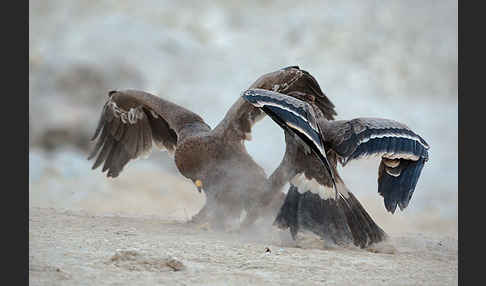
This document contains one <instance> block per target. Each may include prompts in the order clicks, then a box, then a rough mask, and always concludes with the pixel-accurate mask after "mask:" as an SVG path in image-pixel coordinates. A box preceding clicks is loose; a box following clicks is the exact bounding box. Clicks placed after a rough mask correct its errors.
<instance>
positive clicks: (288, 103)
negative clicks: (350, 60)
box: [242, 88, 337, 196]
mask: <svg viewBox="0 0 486 286" xmlns="http://www.w3.org/2000/svg"><path fill="white" fill-rule="evenodd" d="M242 97H243V98H244V99H245V100H247V101H248V102H249V103H251V104H252V105H253V106H254V107H257V108H259V109H261V110H262V111H263V112H265V113H266V114H267V115H268V116H270V117H271V118H272V119H273V120H274V121H275V122H276V123H277V124H278V125H279V126H280V127H281V128H282V129H284V130H285V132H286V138H287V136H289V135H291V137H292V139H290V138H287V139H286V144H287V151H286V156H291V155H290V154H288V153H292V152H288V151H289V148H292V146H293V145H295V144H296V145H299V146H301V148H304V149H305V150H306V151H305V152H307V153H310V152H313V153H314V154H315V155H316V156H317V158H319V160H320V161H321V162H322V164H323V165H324V167H325V168H326V170H327V172H328V173H327V174H326V175H328V178H329V179H330V180H331V183H332V185H335V181H334V175H333V171H332V170H331V165H330V163H329V161H328V160H327V155H326V150H325V149H324V144H323V140H322V139H321V132H320V130H319V126H318V125H317V122H316V114H315V112H314V109H313V108H312V106H311V105H310V104H308V103H307V102H305V101H302V100H299V99H297V98H293V97H290V96H286V95H284V94H281V93H278V92H274V91H269V90H264V89H255V88H254V89H248V90H246V91H244V92H243V94H242ZM294 141H298V142H299V143H294ZM284 160H285V158H284ZM335 196H337V193H335Z"/></svg>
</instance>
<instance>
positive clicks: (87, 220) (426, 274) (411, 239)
mask: <svg viewBox="0 0 486 286" xmlns="http://www.w3.org/2000/svg"><path fill="white" fill-rule="evenodd" d="M284 237H285V236H284V235H282V234H281V233H280V232H279V231H277V230H276V229H273V228H269V229H268V231H267V232H266V233H263V234H261V233H260V234H255V235H248V234H244V233H238V232H216V231H213V230H211V229H208V228H206V227H200V226H197V225H194V224H189V223H184V222H176V221H168V220H162V219H160V218H153V217H122V216H113V215H112V216H94V215H90V214H87V213H85V212H79V211H66V210H64V211H62V210H56V209H53V208H38V207H31V208H30V210H29V282H30V283H29V284H30V285H297V284H298V285H358V284H359V285H456V284H457V283H458V282H457V277H458V275H457V239H456V238H454V237H451V236H444V235H423V234H420V233H409V234H400V235H391V239H390V241H389V242H387V243H385V244H384V245H383V246H379V247H377V251H373V250H370V249H367V250H363V249H357V248H323V247H319V245H322V244H321V243H320V242H319V241H317V240H316V239H315V240H314V241H313V242H312V243H309V241H307V242H305V241H301V243H300V245H299V243H295V244H294V245H292V243H291V242H289V241H288V240H286V239H285V238H284ZM311 239H313V238H311ZM266 248H268V249H269V250H270V252H268V251H266ZM375 250H376V249H375Z"/></svg>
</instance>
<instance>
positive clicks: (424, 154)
mask: <svg viewBox="0 0 486 286" xmlns="http://www.w3.org/2000/svg"><path fill="white" fill-rule="evenodd" d="M319 126H320V128H321V130H322V132H323V135H324V138H325V141H326V142H325V144H326V146H329V148H331V149H332V150H334V151H335V152H336V153H337V154H338V156H339V158H340V161H341V163H342V165H343V166H344V165H346V163H347V162H349V161H350V160H354V159H358V158H362V157H366V156H370V155H375V156H381V162H380V166H379V170H378V192H379V193H380V195H382V196H383V197H384V201H385V207H386V209H387V210H388V211H389V212H391V213H394V212H395V209H396V207H397V205H398V206H399V207H400V209H401V210H403V209H405V208H406V207H407V206H408V203H409V202H410V199H411V198H412V194H413V192H414V190H415V186H416V185H417V181H418V179H419V177H420V173H421V172H422V168H423V167H424V164H425V162H427V160H428V158H429V154H428V149H429V145H428V144H427V142H425V140H424V139H423V138H422V137H420V136H419V135H418V134H416V133H415V132H413V131H412V130H411V129H410V128H408V127H407V126H406V125H405V124H402V123H400V122H397V121H394V120H389V119H381V118H356V119H353V120H349V121H344V120H339V121H325V120H321V121H319Z"/></svg>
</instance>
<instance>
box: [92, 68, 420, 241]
mask: <svg viewBox="0 0 486 286" xmlns="http://www.w3.org/2000/svg"><path fill="white" fill-rule="evenodd" d="M265 114H267V115H269V116H270V117H271V118H272V119H273V120H274V121H275V122H276V123H277V124H278V125H279V126H280V127H282V128H283V129H284V132H285V142H286V152H285V155H284V158H283V160H282V162H281V164H280V165H279V167H278V168H277V169H276V170H275V171H274V172H273V174H272V175H271V176H270V177H267V175H266V174H265V172H264V170H263V169H262V168H261V167H260V166H259V165H258V164H257V163H256V162H255V161H254V160H253V159H252V158H251V156H250V155H249V154H248V152H247V151H246V148H245V145H244V140H250V139H251V128H252V126H253V125H254V124H255V123H256V122H257V121H258V120H260V119H261V118H262V117H263V116H264V115H265ZM334 115H336V112H335V111H334V105H333V104H332V103H331V101H330V100H329V99H328V98H327V97H326V96H325V95H324V93H323V92H322V91H321V89H320V87H319V84H318V83H317V81H316V80H315V79H314V77H312V76H311V75H310V74H309V73H308V72H306V71H303V70H301V69H299V68H298V67H288V68H284V69H281V70H278V71H276V72H272V73H269V74H266V75H263V76H262V77H260V78H259V79H257V81H256V82H255V83H253V84H252V85H251V86H250V89H248V90H247V91H245V92H244V93H243V94H242V96H241V97H240V98H238V100H237V101H236V102H235V103H234V104H233V106H232V107H231V108H230V109H229V110H228V112H227V113H226V115H225V117H224V118H223V120H222V121H221V122H220V123H219V124H218V125H217V126H216V127H215V128H214V129H211V127H210V126H209V125H208V124H206V123H205V122H204V120H203V119H202V118H201V117H200V116H198V115H197V114H195V113H193V112H191V111H189V110H187V109H185V108H183V107H181V106H179V105H176V104H174V103H171V102H168V101H166V100H164V99H162V98H160V97H157V96H154V95H151V94H149V93H146V92H143V91H137V90H124V91H111V92H109V95H108V100H107V101H106V103H105V105H104V107H103V110H102V113H101V117H100V120H99V123H98V126H97V128H96V131H95V134H94V136H93V138H92V140H97V142H96V144H95V146H94V149H93V151H92V153H91V154H90V156H89V159H92V158H95V157H96V160H95V162H94V165H93V169H95V168H97V167H99V166H101V165H103V166H102V171H103V172H105V171H107V176H108V177H117V176H118V175H119V174H120V172H121V171H122V169H123V167H124V166H125V165H126V164H127V163H128V162H129V161H130V160H132V159H135V158H137V157H139V156H142V155H146V154H148V153H149V152H150V150H151V148H152V142H153V143H155V145H156V146H157V147H158V148H160V149H165V150H167V151H168V152H170V153H172V154H174V159H175V164H176V166H177V168H178V170H179V171H180V173H181V174H182V175H183V176H184V177H186V178H189V179H191V180H192V181H193V182H194V184H195V185H196V187H197V188H198V189H199V190H201V189H204V191H205V193H206V196H207V200H206V204H205V206H204V207H203V208H202V209H201V211H200V212H199V213H198V214H197V215H196V216H195V217H194V219H195V220H196V221H210V222H211V223H212V225H213V226H214V227H224V225H225V224H226V223H228V222H231V221H237V220H238V219H239V217H240V215H241V212H242V211H243V210H245V211H246V213H247V216H246V218H245V221H244V222H243V225H246V226H247V225H250V224H252V223H253V222H254V221H255V220H256V218H258V216H259V215H260V214H261V212H262V211H264V210H265V209H266V208H268V206H269V205H270V204H271V202H272V200H275V198H278V197H279V196H278V194H279V193H281V189H282V187H283V186H284V185H285V184H286V183H287V182H290V185H291V187H290V189H289V191H288V193H287V195H286V197H285V199H284V201H283V204H282V205H281V207H280V210H279V212H278V215H277V217H276V220H275V224H276V225H277V226H279V227H280V228H290V231H291V233H292V235H293V236H294V237H295V235H296V233H297V232H298V230H300V229H306V230H310V231H313V232H314V233H316V234H318V235H321V236H322V237H323V238H325V239H327V240H330V241H333V242H335V243H338V244H343V243H348V242H350V243H354V244H355V245H358V246H361V247H364V246H367V245H369V244H371V243H374V242H378V241H381V240H383V239H384V238H385V237H386V235H385V233H384V232H383V231H382V230H381V228H380V227H379V226H377V225H376V224H375V223H374V221H373V220H372V219H371V217H370V216H369V215H368V214H367V212H366V211H365V210H364V208H363V207H362V206H361V204H360V203H359V201H358V200H357V199H356V198H355V197H354V195H353V194H352V193H351V192H350V191H349V190H348V189H347V188H346V186H345V185H344V183H343V181H342V179H341V178H340V176H339V174H338V172H337V170H336V165H337V162H338V161H339V162H341V163H342V164H343V165H344V164H345V163H346V162H348V161H349V160H352V159H357V158H360V157H362V156H365V155H370V154H377V155H381V156H382V162H381V164H380V167H379V175H378V183H379V188H378V191H379V193H380V194H381V195H382V196H383V197H384V198H385V206H386V208H387V209H388V210H389V211H391V212H393V211H394V210H395V208H396V205H397V204H398V205H399V207H400V208H402V209H403V208H405V207H406V206H407V205H408V202H409V200H410V198H411V195H412V193H413V190H414V188H415V185H416V183H417V180H418V177H419V175H420V172H421V170H422V167H423V164H424V162H425V161H426V160H427V158H428V157H427V156H428V155H427V154H428V153H427V149H428V145H427V143H425V141H424V140H423V139H422V138H421V137H420V136H418V135H416V134H415V133H414V132H412V131H411V130H410V129H409V128H407V127H406V126H405V125H403V124H400V123H398V122H395V121H391V120H385V119H366V118H358V119H354V120H351V121H333V117H334Z"/></svg>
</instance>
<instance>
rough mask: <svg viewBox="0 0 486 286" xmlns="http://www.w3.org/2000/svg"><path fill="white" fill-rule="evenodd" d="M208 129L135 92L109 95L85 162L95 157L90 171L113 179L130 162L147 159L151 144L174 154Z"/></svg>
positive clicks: (185, 112) (162, 102)
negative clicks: (99, 171) (187, 138)
mask: <svg viewBox="0 0 486 286" xmlns="http://www.w3.org/2000/svg"><path fill="white" fill-rule="evenodd" d="M209 130H210V127H209V126H208V125H207V124H206V123H204V120H203V119H202V118H201V117H200V116H198V115H197V114H195V113H193V112H191V111H189V110H187V109H185V108H183V107H181V106H178V105H176V104H174V103H171V102H168V101H166V100H163V99H162V98H160V97H157V96H155V95H152V94H149V93H146V92H143V91H138V90H124V91H110V92H109V95H108V100H107V101H106V103H105V105H104V106H103V110H102V112H101V116H100V119H99V122H98V126H97V128H96V131H95V133H94V135H93V137H92V139H91V140H96V144H95V146H94V148H93V150H92V152H91V154H90V155H89V157H88V160H90V159H93V158H95V157H96V160H95V162H94V164H93V167H92V169H96V168H98V167H99V166H101V165H102V164H103V168H102V172H105V171H108V173H107V176H108V177H117V176H118V175H119V174H120V172H121V171H122V169H123V167H124V166H125V165H126V164H127V163H128V162H129V161H130V160H132V159H135V158H138V157H140V156H148V154H149V153H150V151H151V149H152V141H153V142H154V143H155V145H156V146H157V147H158V148H159V149H162V150H167V151H169V152H174V151H175V148H176V145H177V142H178V140H181V139H182V137H184V136H188V135H191V134H193V133H194V132H204V131H209Z"/></svg>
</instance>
